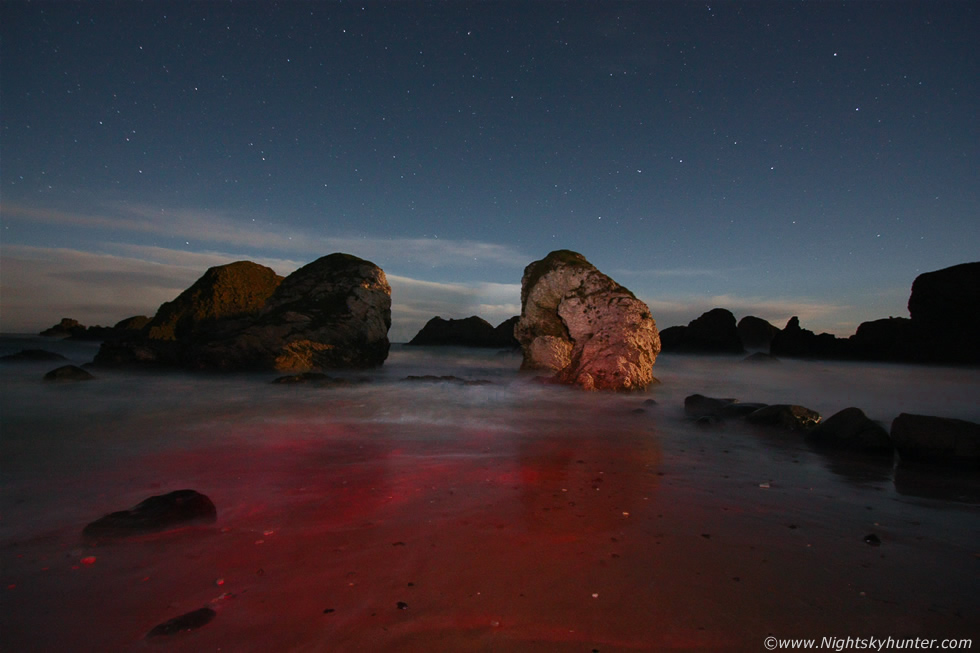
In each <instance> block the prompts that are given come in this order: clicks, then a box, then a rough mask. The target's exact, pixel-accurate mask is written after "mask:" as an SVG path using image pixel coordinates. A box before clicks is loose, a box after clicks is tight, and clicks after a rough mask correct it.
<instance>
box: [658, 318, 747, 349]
mask: <svg viewBox="0 0 980 653" xmlns="http://www.w3.org/2000/svg"><path fill="white" fill-rule="evenodd" d="M668 332H669V333H668ZM660 341H661V344H662V346H663V350H664V351H665V352H667V351H676V352H684V353H692V354H741V353H743V352H744V351H745V348H744V347H743V346H742V340H741V338H739V335H738V330H737V328H736V324H735V316H734V315H732V312H731V311H729V310H727V309H724V308H714V309H712V310H710V311H708V312H707V313H703V314H702V315H701V316H700V317H698V318H697V319H695V320H693V321H691V322H690V323H689V324H688V325H687V326H686V327H671V328H669V329H664V331H663V333H661V334H660Z"/></svg>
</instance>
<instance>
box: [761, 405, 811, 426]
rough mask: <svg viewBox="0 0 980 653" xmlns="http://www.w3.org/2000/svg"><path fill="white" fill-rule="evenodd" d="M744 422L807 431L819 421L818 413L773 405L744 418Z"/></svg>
mask: <svg viewBox="0 0 980 653" xmlns="http://www.w3.org/2000/svg"><path fill="white" fill-rule="evenodd" d="M745 421H747V422H749V423H751V424H760V425H763V426H779V427H782V428H786V429H790V430H793V431H807V430H809V429H811V428H813V427H814V426H816V425H817V423H818V422H819V421H820V413H818V412H816V411H813V410H810V409H809V408H805V407H804V406H796V405H790V404H773V405H772V406H766V407H765V408H760V409H758V410H756V411H754V412H752V413H749V414H748V415H746V416H745Z"/></svg>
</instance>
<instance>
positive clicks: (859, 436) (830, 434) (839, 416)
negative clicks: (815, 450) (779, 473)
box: [807, 407, 893, 455]
mask: <svg viewBox="0 0 980 653" xmlns="http://www.w3.org/2000/svg"><path fill="white" fill-rule="evenodd" d="M807 441H808V442H809V443H810V444H812V445H814V446H815V447H821V448H829V449H844V450H848V451H860V452H863V453H880V454H887V455H891V453H892V450H893V447H892V441H891V438H889V437H888V431H886V430H885V428H884V427H883V426H882V425H881V424H879V423H878V422H875V421H874V420H872V419H871V418H869V417H868V416H867V415H865V414H864V411H863V410H861V409H860V408H855V407H851V408H845V409H844V410H842V411H839V412H837V413H834V414H833V415H831V416H830V417H828V418H827V419H825V420H823V421H821V422H820V423H819V424H817V425H816V426H815V427H814V428H813V429H811V430H810V431H809V432H808V433H807Z"/></svg>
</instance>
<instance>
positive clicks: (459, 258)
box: [0, 202, 530, 269]
mask: <svg viewBox="0 0 980 653" xmlns="http://www.w3.org/2000/svg"><path fill="white" fill-rule="evenodd" d="M103 208H104V213H102V212H99V213H97V214H96V213H93V212H72V211H61V210H56V209H49V208H37V207H27V206H20V205H10V204H4V205H3V206H2V207H0V213H2V215H3V218H4V220H13V221H16V220H23V221H29V222H31V223H35V224H51V225H62V226H70V227H74V228H78V229H88V230H92V231H93V232H99V233H103V232H104V231H106V230H108V231H111V233H112V239H113V240H115V241H120V240H123V239H124V238H125V234H126V233H132V234H154V235H160V236H166V237H167V238H169V239H171V240H173V239H178V240H182V241H184V242H186V243H187V245H188V247H189V248H194V249H204V250H208V249H211V250H213V249H218V250H238V251H241V250H246V251H247V252H264V253H265V254H266V255H268V254H269V253H270V252H278V253H282V254H289V255H293V256H296V255H299V256H301V257H302V258H304V259H306V260H307V261H310V260H313V259H315V258H318V257H319V256H322V255H325V254H331V253H333V252H346V253H350V254H354V255H356V256H360V257H361V258H365V259H368V260H371V261H373V262H375V263H377V264H378V265H380V266H381V267H382V268H386V267H390V266H392V265H396V264H424V265H426V266H427V267H430V268H442V267H449V266H454V267H459V266H478V265H497V266H507V267H516V268H518V269H522V268H523V267H524V265H526V264H527V263H528V261H529V260H530V259H529V258H528V257H527V256H526V255H524V254H522V253H521V252H520V251H518V250H516V249H514V248H513V247H509V246H506V245H500V244H497V243H487V242H481V241H476V240H466V239H462V240H454V239H444V238H403V237H401V238H400V237H393V238H379V237H358V236H354V235H347V236H336V235H329V236H328V235H324V234H322V233H317V232H316V231H311V230H304V229H295V228H291V227H288V226H286V225H283V224H279V223H277V222H274V221H272V220H270V219H269V218H268V217H267V216H258V215H253V216H250V215H237V214H236V215H232V214H230V213H228V212H223V211H213V210H204V209H162V208H159V207H153V206H148V205H144V204H135V203H129V202H112V203H106V204H105V205H104V207H103Z"/></svg>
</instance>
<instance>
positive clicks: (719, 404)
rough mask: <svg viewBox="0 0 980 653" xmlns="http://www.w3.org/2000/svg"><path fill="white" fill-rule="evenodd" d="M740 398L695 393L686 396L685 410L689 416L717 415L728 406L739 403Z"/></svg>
mask: <svg viewBox="0 0 980 653" xmlns="http://www.w3.org/2000/svg"><path fill="white" fill-rule="evenodd" d="M737 402H738V399H732V398H726V399H718V398H716V397H705V396H704V395H700V394H694V395H689V396H687V397H684V412H685V413H686V414H687V415H688V416H689V417H716V416H719V415H721V412H722V410H723V409H724V408H725V407H726V406H730V405H731V404H734V403H737Z"/></svg>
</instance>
